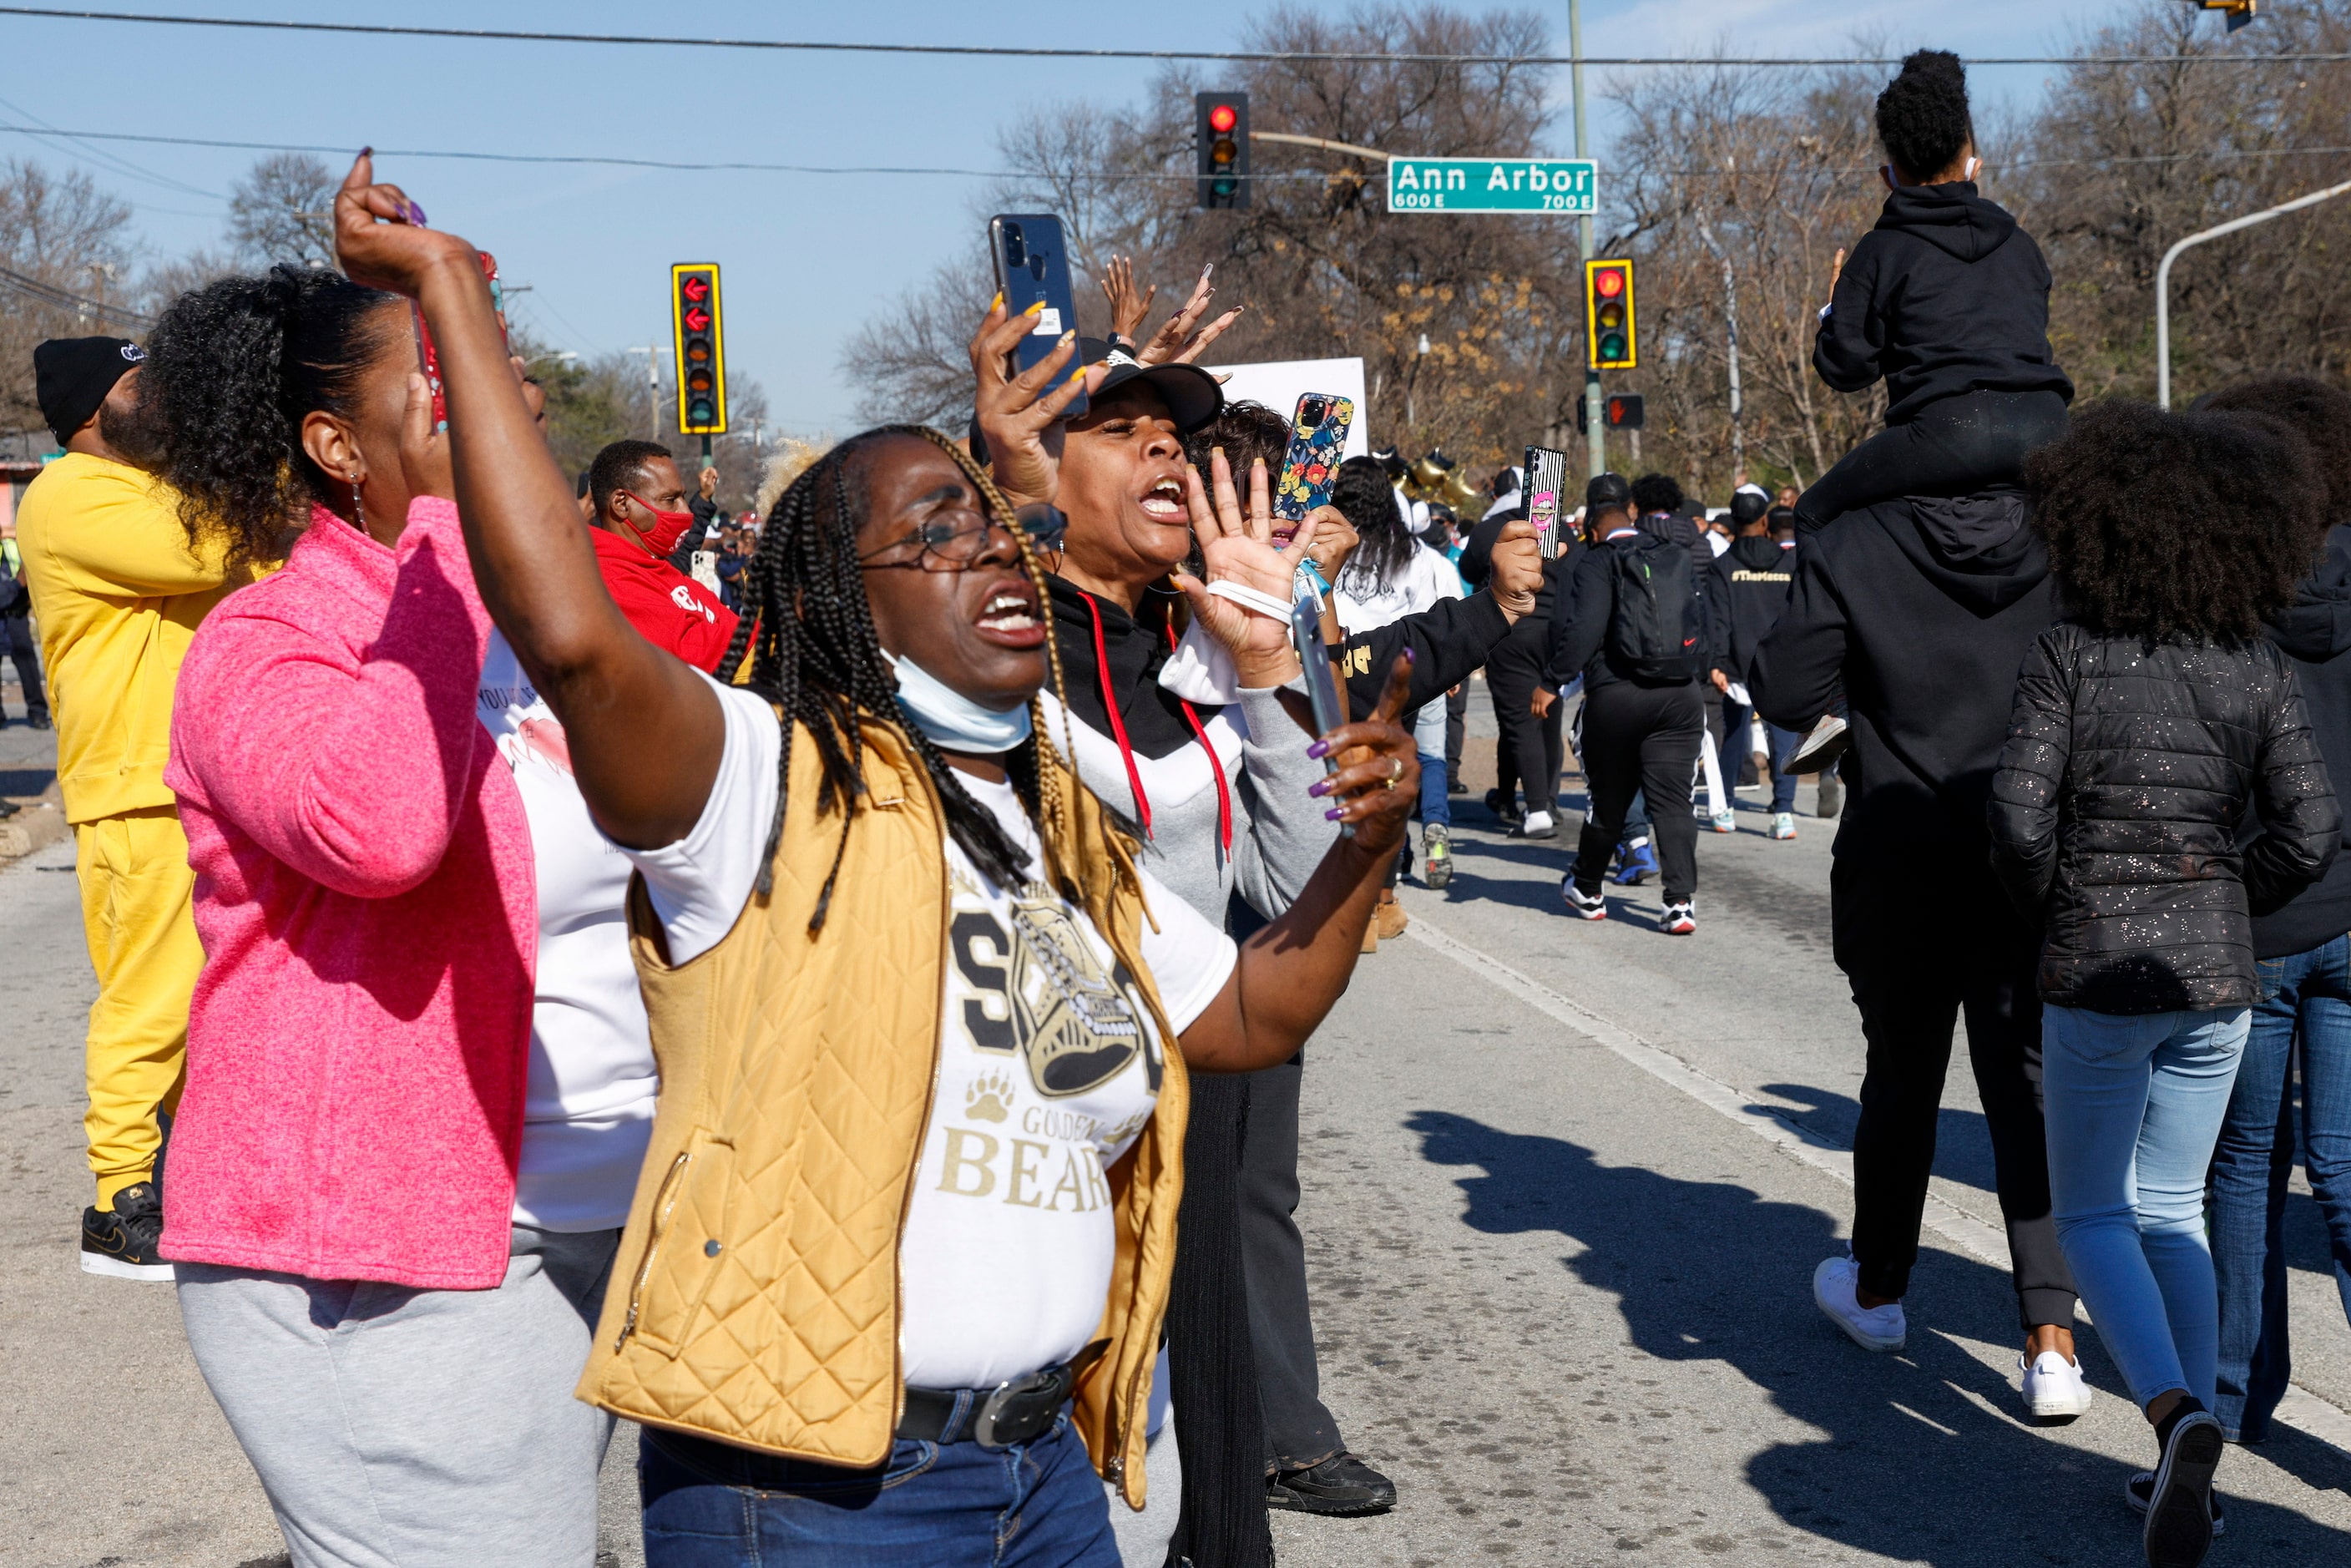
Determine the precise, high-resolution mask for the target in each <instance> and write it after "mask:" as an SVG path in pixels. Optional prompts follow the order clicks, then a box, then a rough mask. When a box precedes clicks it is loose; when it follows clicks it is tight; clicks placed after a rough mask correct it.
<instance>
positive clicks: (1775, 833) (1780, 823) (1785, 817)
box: [1771, 811, 1796, 839]
mask: <svg viewBox="0 0 2351 1568" xmlns="http://www.w3.org/2000/svg"><path fill="white" fill-rule="evenodd" d="M1771 836H1772V837H1773V838H1775V839H1792V838H1794V837H1795V836H1796V813H1795V812H1793V811H1774V812H1772V813H1771Z"/></svg>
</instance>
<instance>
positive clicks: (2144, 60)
mask: <svg viewBox="0 0 2351 1568" xmlns="http://www.w3.org/2000/svg"><path fill="white" fill-rule="evenodd" d="M0 16H37V17H45V18H48V19H51V20H57V21H75V22H132V23H141V24H148V25H153V26H175V27H233V28H242V29H246V30H250V31H257V32H272V33H340V34H344V35H351V34H358V35H360V36H363V37H392V38H455V39H460V40H463V41H465V42H468V43H482V42H504V43H528V44H618V45H626V46H632V47H658V48H687V49H761V50H770V51H776V50H780V51H790V52H797V53H807V54H841V55H946V56H959V57H980V58H997V59H1005V58H1010V59H1079V60H1217V61H1239V62H1244V63H1247V62H1253V61H1260V60H1264V61H1277V62H1280V63H1282V64H1312V63H1324V62H1327V63H1332V64H1354V65H1449V66H1564V65H1569V64H1572V63H1573V62H1572V60H1571V58H1570V57H1568V56H1565V55H1454V54H1420V53H1408V52H1399V53H1386V52H1377V51H1372V50H1351V49H1327V50H1326V49H1294V50H1280V49H1276V50H1260V49H1070V48H1059V49H1057V48H1043V47H1024V46H1019V45H980V44H853V43H839V42H833V41H829V40H816V39H785V38H690V37H653V36H651V35H647V34H642V33H553V32H532V31H528V30H526V29H522V28H509V27H423V26H395V25H392V24H389V23H376V22H319V21H280V20H275V19H270V18H264V17H253V16H157V15H154V14H152V13H148V12H141V11H80V10H68V9H64V8H62V7H57V6H49V5H0ZM2345 60H2351V53H2344V52H2340V51H2335V52H2325V53H2321V52H2315V51H2304V52H2298V53H2280V54H2234V55H2231V54H2217V53H2215V54H2192V55H2181V54H2168V55H1985V56H1981V57H1972V58H1969V59H1968V60H1967V63H1968V64H1969V65H1971V66H2073V65H2109V66H2152V65H2200V64H2207V63H2210V64H2215V65H2255V64H2263V65H2266V64H2290V65H2300V64H2335V63H2340V62H2342V61H2345ZM1583 63H1584V64H1585V65H1587V66H1601V67H1617V66H1642V67H1647V66H1657V67H1666V68H1673V67H1682V66H1698V67H1707V66H1713V67H1750V66H1757V67H1786V66H1797V67H1807V66H1809V67H1820V66H1898V65H1900V64H1901V63H1902V60H1901V57H1899V56H1876V55H1842V56H1831V55H1821V56H1801V57H1799V56H1773V57H1750V58H1740V59H1734V58H1713V59H1708V58H1702V57H1692V56H1687V55H1614V56H1594V55H1588V56H1586V57H1584V60H1583Z"/></svg>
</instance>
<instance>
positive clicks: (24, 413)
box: [0, 159, 139, 446]
mask: <svg viewBox="0 0 2351 1568" xmlns="http://www.w3.org/2000/svg"><path fill="white" fill-rule="evenodd" d="M130 227H131V209H130V208H129V207H128V206H126V205H125V204H123V203H121V202H120V201H118V200H116V199H115V198H114V197H112V196H110V195H108V194H106V193H104V192H102V191H100V190H99V188H98V187H97V186H96V185H95V184H94V183H91V181H90V179H89V176H88V175H87V174H84V173H81V172H79V171H71V172H66V173H63V174H53V173H51V172H49V171H48V170H47V169H46V168H44V167H43V166H42V165H41V164H39V163H37V162H26V161H21V160H17V159H9V160H7V161H6V162H0V269H5V271H6V272H7V273H9V274H13V275H14V277H15V278H16V279H21V280H22V281H21V282H18V281H12V280H11V279H9V278H5V277H0V435H5V434H16V433H22V432H33V433H36V434H35V436H34V439H35V440H37V442H38V444H41V445H44V446H46V445H47V437H46V436H44V435H39V434H37V433H38V432H39V431H40V430H41V428H42V424H41V411H40V405H39V403H38V402H37V400H36V398H35V396H34V388H33V348H34V346H35V345H36V344H37V343H39V342H40V341H42V340H44V339H47V338H57V337H68V336H74V335H78V334H85V333H92V332H130V331H134V330H135V329H137V326H138V324H139V322H138V319H137V316H136V315H135V314H134V312H135V311H136V306H137V301H136V299H135V298H134V290H133V287H132V280H131V261H132V248H131V236H130ZM68 300H81V301H88V302H89V303H88V304H77V303H69V302H68Z"/></svg>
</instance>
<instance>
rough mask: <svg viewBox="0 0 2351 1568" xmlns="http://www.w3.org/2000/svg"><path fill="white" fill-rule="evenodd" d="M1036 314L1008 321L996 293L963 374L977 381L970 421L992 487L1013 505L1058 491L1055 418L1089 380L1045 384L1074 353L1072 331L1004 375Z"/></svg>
mask: <svg viewBox="0 0 2351 1568" xmlns="http://www.w3.org/2000/svg"><path fill="white" fill-rule="evenodd" d="M1035 314H1036V307H1031V308H1029V310H1028V311H1025V312H1023V313H1022V314H1020V315H1019V316H1011V315H1008V314H1007V312H1006V310H1005V308H1004V296H1003V295H1001V294H998V296H997V297H996V298H995V300H994V302H993V303H991V304H990V305H989V306H988V308H987V315H986V316H985V317H983V318H981V319H980V323H979V330H978V331H977V332H976V333H974V334H973V335H972V340H971V374H972V380H973V381H974V382H977V392H976V394H975V395H974V398H973V412H974V418H975V420H976V422H977V424H978V425H979V434H980V435H981V437H982V438H983V439H985V440H986V441H987V462H988V467H989V470H990V473H991V476H992V477H993V478H994V479H995V480H996V487H997V488H998V489H999V490H1001V491H1003V492H1004V494H1005V497H1006V498H1007V499H1008V500H1010V501H1011V502H1012V504H1013V505H1014V506H1016V507H1018V506H1021V505H1024V504H1026V503H1028V502H1030V501H1050V500H1051V499H1052V498H1053V497H1054V495H1055V494H1056V493H1057V492H1058V491H1059V490H1060V489H1061V413H1062V411H1063V410H1065V409H1067V408H1068V407H1069V406H1070V404H1071V403H1072V402H1075V401H1076V400H1077V396H1078V392H1079V389H1080V388H1081V387H1083V386H1085V385H1086V384H1087V383H1088V382H1090V381H1092V380H1094V379H1097V378H1095V377H1094V376H1093V373H1092V371H1089V372H1088V373H1087V374H1086V375H1084V376H1071V377H1069V378H1068V379H1067V380H1066V381H1064V382H1062V383H1061V385H1059V386H1054V385H1053V381H1054V378H1055V377H1057V376H1060V375H1061V372H1062V371H1065V370H1067V369H1068V368H1069V365H1070V361H1071V359H1072V358H1074V357H1075V356H1076V354H1077V351H1078V335H1077V333H1076V332H1075V331H1069V332H1064V333H1062V334H1061V342H1059V343H1058V344H1056V345H1055V346H1054V349H1053V351H1052V352H1051V353H1050V354H1048V355H1046V356H1045V357H1044V358H1043V359H1041V360H1040V361H1037V362H1036V363H1035V364H1033V365H1031V366H1029V368H1028V369H1027V370H1025V371H1021V372H1020V373H1019V375H1017V376H1015V375H1009V374H1008V373H1007V368H1008V365H1009V364H1010V362H1011V358H1012V350H1014V349H1015V348H1017V347H1019V343H1020V340H1021V339H1023V338H1025V337H1027V336H1028V335H1029V332H1031V331H1032V330H1034V329H1035V327H1036V321H1035ZM1048 388H1050V391H1049V390H1047V389H1048Z"/></svg>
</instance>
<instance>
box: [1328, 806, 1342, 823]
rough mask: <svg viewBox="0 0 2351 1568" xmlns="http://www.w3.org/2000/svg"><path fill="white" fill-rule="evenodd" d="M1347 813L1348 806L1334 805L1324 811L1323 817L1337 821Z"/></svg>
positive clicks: (1330, 820)
mask: <svg viewBox="0 0 2351 1568" xmlns="http://www.w3.org/2000/svg"><path fill="white" fill-rule="evenodd" d="M1346 814H1347V808H1346V807H1344V806H1333V807H1332V808H1331V809H1330V810H1327V811H1325V812H1323V813H1322V819H1323V821H1329V822H1335V821H1338V820H1339V819H1340V818H1342V817H1343V816H1345V815H1346Z"/></svg>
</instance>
